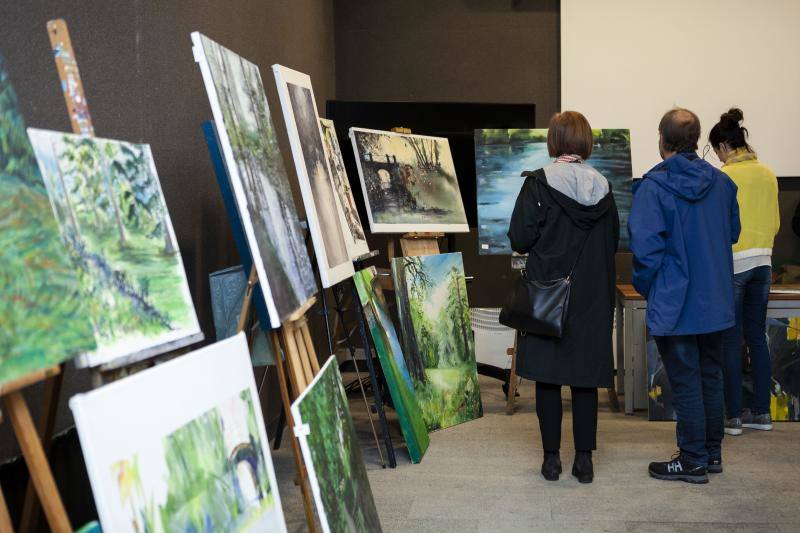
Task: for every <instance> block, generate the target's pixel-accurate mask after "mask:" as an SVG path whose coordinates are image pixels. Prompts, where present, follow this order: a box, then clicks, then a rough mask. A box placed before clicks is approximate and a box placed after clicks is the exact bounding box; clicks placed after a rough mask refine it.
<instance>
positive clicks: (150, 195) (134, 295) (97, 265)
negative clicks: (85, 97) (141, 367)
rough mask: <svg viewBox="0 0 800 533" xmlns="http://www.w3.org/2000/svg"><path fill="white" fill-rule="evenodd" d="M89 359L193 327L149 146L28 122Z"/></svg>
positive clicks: (170, 338) (186, 333)
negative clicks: (81, 308) (83, 316)
mask: <svg viewBox="0 0 800 533" xmlns="http://www.w3.org/2000/svg"><path fill="white" fill-rule="evenodd" d="M29 136H30V138H31V141H32V143H33V148H34V152H35V154H36V158H37V160H38V162H39V166H40V168H41V169H42V172H43V177H44V183H45V186H46V188H47V192H48V196H49V199H50V203H51V205H52V208H53V212H54V213H55V215H56V218H57V220H58V223H59V226H60V229H61V236H62V238H63V242H64V244H65V245H66V249H67V251H68V252H69V254H70V257H71V259H72V264H73V267H74V269H75V271H76V272H77V273H78V280H79V285H80V290H81V294H82V296H83V298H84V299H85V304H86V306H87V308H88V318H89V320H90V322H91V325H92V329H93V330H94V336H95V340H96V342H97V347H98V348H97V350H96V351H95V352H94V353H90V354H85V355H86V357H85V358H84V359H83V363H84V364H87V365H92V366H93V365H97V364H103V363H107V362H110V361H111V360H113V359H115V358H118V357H126V356H131V355H135V354H137V353H140V352H143V351H145V350H148V351H149V353H148V355H152V354H153V353H154V352H155V353H157V352H158V350H159V347H161V346H165V345H167V344H168V343H171V342H175V341H179V340H181V339H184V338H187V337H190V336H192V335H195V334H197V333H199V325H198V323H197V317H196V315H195V311H194V305H193V304H192V300H191V297H190V295H189V287H188V283H187V281H186V274H185V272H184V270H183V263H182V260H181V257H180V254H179V253H178V247H177V244H176V243H175V237H174V234H173V230H172V226H171V223H170V220H169V214H168V212H167V207H166V203H165V201H164V196H163V193H162V192H161V186H160V184H159V181H158V176H157V175H156V172H155V164H154V163H153V160H152V154H151V152H150V147H149V146H147V145H138V144H133V143H126V142H122V141H112V140H108V139H99V138H95V137H85V136H78V135H72V134H65V133H58V132H52V131H46V130H36V129H30V130H29Z"/></svg>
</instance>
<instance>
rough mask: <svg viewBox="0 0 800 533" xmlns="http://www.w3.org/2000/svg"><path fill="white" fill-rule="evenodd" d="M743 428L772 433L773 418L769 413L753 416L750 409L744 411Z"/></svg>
mask: <svg viewBox="0 0 800 533" xmlns="http://www.w3.org/2000/svg"><path fill="white" fill-rule="evenodd" d="M742 427H743V428H748V429H760V430H761V431H772V416H770V414H769V413H763V414H759V415H756V414H753V413H752V412H751V411H750V410H749V409H745V410H743V411H742Z"/></svg>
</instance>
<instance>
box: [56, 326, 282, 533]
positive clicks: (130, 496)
mask: <svg viewBox="0 0 800 533" xmlns="http://www.w3.org/2000/svg"><path fill="white" fill-rule="evenodd" d="M69 405H70V408H71V409H72V412H73V414H74V415H75V424H76V426H77V428H78V436H79V437H80V441H81V448H82V450H83V455H84V458H85V460H86V469H87V472H88V474H89V480H90V482H91V484H92V492H93V493H94V498H95V504H96V505H97V512H98V515H99V517H100V522H101V524H102V527H103V530H105V531H118V532H126V531H129V532H141V531H253V532H255V531H276V532H285V531H286V525H285V521H284V517H283V511H282V509H281V501H280V496H279V495H278V489H277V487H278V485H277V481H276V479H275V471H274V468H273V466H272V459H271V457H270V453H269V448H270V446H269V441H268V440H267V434H266V431H265V429H264V420H263V417H262V414H261V404H260V402H259V398H258V391H257V389H256V384H255V379H254V378H253V370H252V367H251V366H250V356H249V354H248V352H247V341H246V339H245V336H244V334H243V333H240V334H239V335H237V336H235V337H231V338H230V339H226V340H224V341H221V342H218V343H216V344H212V345H210V346H206V347H205V348H202V349H200V350H197V351H194V352H192V353H189V354H187V355H183V356H181V357H178V358H176V359H173V360H171V361H168V362H166V363H162V364H160V365H158V366H155V367H152V368H150V369H147V370H144V371H142V372H139V373H137V374H135V375H132V376H129V377H127V378H125V379H122V380H119V381H116V382H114V383H111V384H109V385H106V386H104V387H101V388H99V389H96V390H94V391H92V392H88V393H84V394H78V395H76V396H74V397H73V398H72V399H71V400H70V403H69Z"/></svg>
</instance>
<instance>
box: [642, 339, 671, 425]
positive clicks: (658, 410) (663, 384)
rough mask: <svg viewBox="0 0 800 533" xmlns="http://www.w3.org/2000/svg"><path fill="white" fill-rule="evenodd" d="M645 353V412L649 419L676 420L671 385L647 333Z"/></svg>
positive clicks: (659, 355) (653, 340)
mask: <svg viewBox="0 0 800 533" xmlns="http://www.w3.org/2000/svg"><path fill="white" fill-rule="evenodd" d="M645 350H646V354H647V414H648V419H649V420H654V421H663V420H671V421H674V420H676V418H675V410H674V409H673V408H672V385H670V382H669V376H667V370H666V368H664V362H663V361H662V360H661V354H660V353H659V351H658V346H657V345H656V341H655V339H653V337H652V336H651V335H650V334H649V333H648V335H647V343H646V345H645Z"/></svg>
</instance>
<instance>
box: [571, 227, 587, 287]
mask: <svg viewBox="0 0 800 533" xmlns="http://www.w3.org/2000/svg"><path fill="white" fill-rule="evenodd" d="M591 233H592V228H589V229H588V230H586V236H585V237H584V238H583V244H581V248H580V250H578V257H576V258H575V262H574V263H572V268H571V269H569V274H567V280H571V279H572V273H573V272H575V267H576V266H578V260H579V259H580V258H581V254H582V253H583V249H584V248H585V247H586V241H588V240H589V235H590V234H591Z"/></svg>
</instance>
